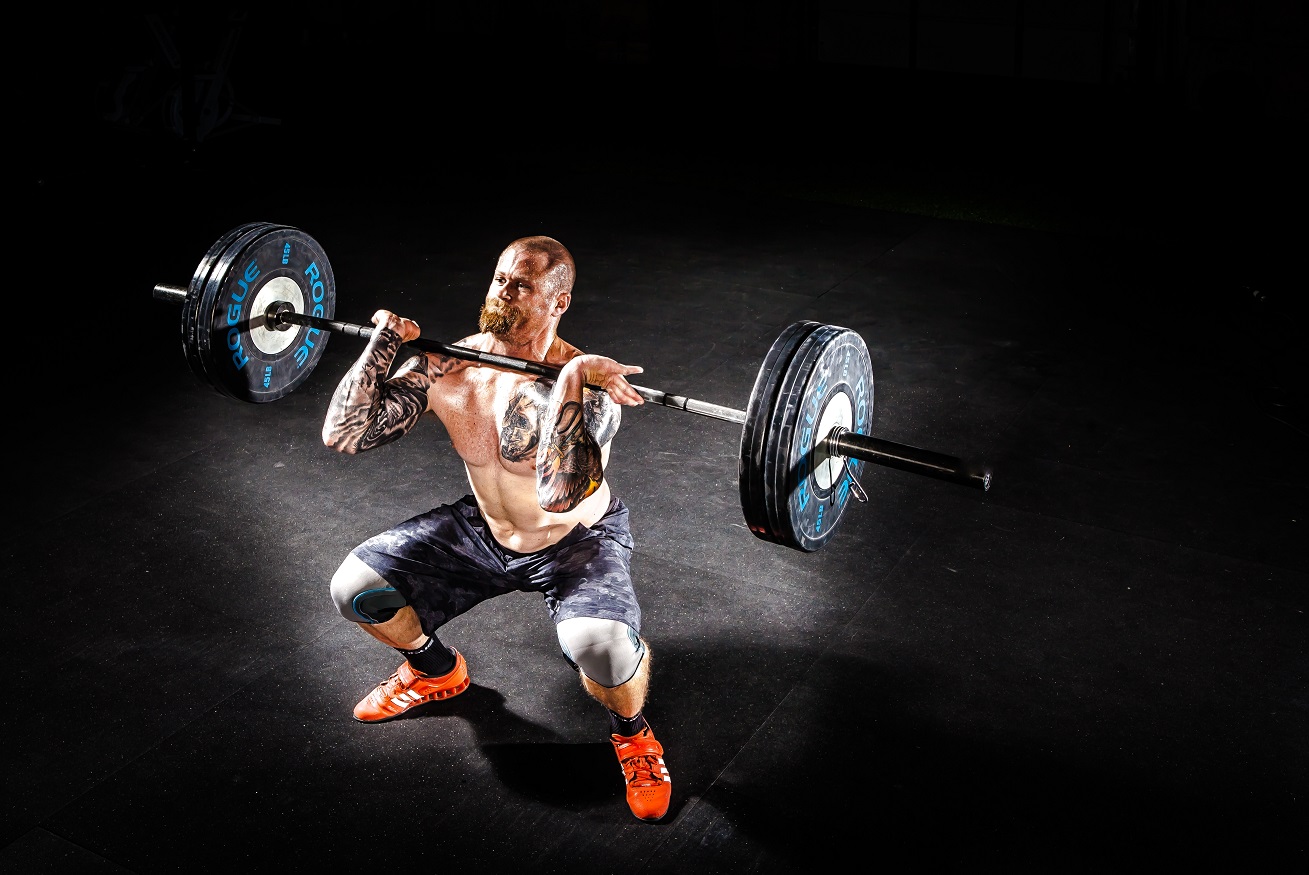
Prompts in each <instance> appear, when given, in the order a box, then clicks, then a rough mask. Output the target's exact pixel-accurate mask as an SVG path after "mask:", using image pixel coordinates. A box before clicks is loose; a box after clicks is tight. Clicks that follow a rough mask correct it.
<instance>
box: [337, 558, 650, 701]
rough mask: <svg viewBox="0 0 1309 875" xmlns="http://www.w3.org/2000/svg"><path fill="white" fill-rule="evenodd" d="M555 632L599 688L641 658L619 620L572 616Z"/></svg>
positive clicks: (624, 676) (622, 676) (627, 676)
mask: <svg viewBox="0 0 1309 875" xmlns="http://www.w3.org/2000/svg"><path fill="white" fill-rule="evenodd" d="M361 564H362V563H361ZM555 633H556V634H557V635H558V636H559V646H560V647H561V648H562V649H563V651H564V657H565V658H566V659H567V660H568V661H569V662H570V663H572V664H573V665H574V666H576V667H577V668H579V669H581V671H582V673H583V674H585V675H586V676H587V677H588V678H590V679H591V680H593V681H595V682H596V683H597V684H599V685H600V686H602V687H609V688H613V687H618V686H622V685H623V684H625V683H627V682H628V681H629V680H631V679H632V677H633V676H634V675H635V674H636V672H637V670H638V669H640V667H641V660H642V659H643V658H645V643H644V642H642V641H641V636H640V635H638V634H637V632H636V630H635V629H633V628H632V627H631V626H629V625H627V624H626V623H623V622H621V621H619V620H600V619H596V618H594V617H572V618H570V619H567V620H563V621H562V622H560V623H559V624H558V625H557V626H555Z"/></svg>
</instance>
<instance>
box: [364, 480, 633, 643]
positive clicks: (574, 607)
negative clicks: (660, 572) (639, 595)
mask: <svg viewBox="0 0 1309 875" xmlns="http://www.w3.org/2000/svg"><path fill="white" fill-rule="evenodd" d="M633 546H634V544H633V541H632V534H631V531H630V530H629V528H628V517H627V506H626V505H625V504H623V502H622V501H620V500H619V499H618V498H617V497H614V498H613V499H612V500H611V501H610V503H609V509H608V510H606V511H605V514H604V516H602V517H601V518H600V519H599V520H597V521H596V523H595V525H593V526H591V527H590V528H588V527H586V526H583V525H581V524H580V523H579V524H578V525H577V526H575V527H574V528H573V530H572V531H571V532H569V533H568V534H567V535H565V536H564V537H563V538H562V539H561V540H560V541H559V542H558V543H556V544H552V545H550V546H549V547H546V548H545V549H544V550H539V551H537V552H536V553H514V552H511V551H509V550H506V549H505V548H503V547H501V546H500V544H499V543H498V542H497V541H496V540H495V538H493V537H491V532H490V529H489V528H488V527H487V525H486V521H485V520H483V519H482V514H481V512H480V511H479V510H478V508H477V502H476V501H475V500H474V499H473V497H472V496H471V495H470V496H465V497H464V498H462V499H460V500H459V501H457V502H455V503H453V504H443V505H441V506H440V507H437V508H433V509H432V510H430V511H428V512H427V513H422V514H419V515H418V516H415V517H413V518H411V519H408V520H406V521H405V522H403V523H400V524H399V525H398V526H396V527H394V528H392V529H390V530H389V531H386V532H383V533H381V534H380V535H375V536H373V537H372V538H369V539H368V540H367V541H365V542H364V543H362V544H360V545H359V546H358V547H356V548H355V549H354V550H353V551H352V552H353V554H354V555H355V556H357V557H358V558H359V559H360V560H361V561H363V563H364V564H365V565H367V566H368V567H369V568H371V569H373V570H374V571H376V572H377V573H378V574H379V575H381V576H382V577H383V578H384V579H385V580H386V581H387V583H389V584H391V586H393V587H395V589H396V591H397V592H399V593H400V595H402V596H403V597H404V598H405V601H406V602H408V603H409V604H410V605H412V606H413V608H414V610H415V611H416V612H417V613H418V619H419V621H420V622H421V623H422V627H423V631H424V632H426V633H427V634H429V635H432V634H435V633H436V630H437V629H439V628H440V627H441V626H443V625H444V624H445V623H447V622H449V621H450V620H452V619H454V618H455V617H457V616H459V615H460V614H462V613H464V612H465V611H467V610H469V609H470V608H472V607H474V606H475V605H477V604H478V603H480V602H483V601H485V600H486V599H490V598H495V597H496V596H500V595H504V594H505V593H510V592H539V593H541V594H542V595H543V596H544V597H545V605H546V608H547V609H548V610H549V611H550V616H551V618H552V619H553V620H554V621H555V623H559V622H561V621H563V620H567V619H571V618H573V617H594V618H598V619H606V620H618V621H620V622H623V623H626V624H627V625H629V626H631V627H632V628H633V629H635V630H636V631H637V632H638V633H639V632H640V631H641V607H640V605H639V604H638V603H637V600H636V592H635V591H634V590H633V588H632V574H631V556H632V548H633Z"/></svg>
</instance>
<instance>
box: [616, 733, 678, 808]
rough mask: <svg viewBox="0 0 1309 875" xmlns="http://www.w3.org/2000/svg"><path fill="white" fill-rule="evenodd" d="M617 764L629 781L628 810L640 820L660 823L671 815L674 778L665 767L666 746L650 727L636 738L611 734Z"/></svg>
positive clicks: (635, 736) (625, 778)
mask: <svg viewBox="0 0 1309 875" xmlns="http://www.w3.org/2000/svg"><path fill="white" fill-rule="evenodd" d="M609 740H610V741H612V742H613V743H614V750H615V751H616V752H617V753H618V764H619V765H620V766H622V767H623V778H624V780H626V781H627V807H628V808H630V809H632V813H633V814H635V815H636V816H637V817H639V818H640V819H641V820H658V819H659V818H661V817H663V816H664V815H665V814H667V813H668V802H669V800H671V799H672V797H673V779H672V778H670V777H669V776H668V767H667V766H665V765H664V746H663V745H662V744H660V743H659V742H658V741H655V737H654V733H653V732H652V731H651V730H650V727H649V726H646V728H645V729H642V730H641V731H640V732H638V733H637V734H636V735H610V736H609Z"/></svg>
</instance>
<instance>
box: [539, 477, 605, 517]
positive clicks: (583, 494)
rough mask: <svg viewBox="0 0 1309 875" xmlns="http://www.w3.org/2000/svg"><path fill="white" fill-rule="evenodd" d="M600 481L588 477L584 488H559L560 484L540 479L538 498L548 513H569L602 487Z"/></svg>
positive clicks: (542, 507)
mask: <svg viewBox="0 0 1309 875" xmlns="http://www.w3.org/2000/svg"><path fill="white" fill-rule="evenodd" d="M600 482H601V481H600V480H591V479H589V478H588V480H587V482H586V484H585V486H584V487H583V488H578V489H563V490H561V489H558V488H557V486H558V484H551V483H549V482H541V481H538V482H537V484H536V500H537V503H538V504H540V505H541V510H544V511H546V512H548V513H568V512H569V511H570V510H573V509H575V508H576V507H577V506H578V505H579V504H581V503H582V502H583V501H586V500H587V499H588V498H590V497H591V496H592V495H594V494H595V491H596V490H597V489H599V488H600Z"/></svg>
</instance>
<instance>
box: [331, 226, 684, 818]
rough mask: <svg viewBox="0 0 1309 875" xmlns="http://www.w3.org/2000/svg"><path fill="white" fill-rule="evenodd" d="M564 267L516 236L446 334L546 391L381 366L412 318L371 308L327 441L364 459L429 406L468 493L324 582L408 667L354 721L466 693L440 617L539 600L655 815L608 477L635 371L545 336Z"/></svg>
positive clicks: (664, 801) (455, 369) (661, 773)
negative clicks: (477, 300) (523, 367)
mask: <svg viewBox="0 0 1309 875" xmlns="http://www.w3.org/2000/svg"><path fill="white" fill-rule="evenodd" d="M575 274H576V267H575V265H574V263H573V257H572V255H570V254H569V252H568V250H567V249H565V248H564V246H563V245H562V244H561V243H559V242H558V241H557V240H554V239H552V238H550V237H524V238H521V239H519V240H515V241H514V242H512V243H510V244H509V246H508V247H506V248H505V250H504V252H502V253H501V254H500V259H499V261H498V262H497V263H496V266H495V274H494V276H493V277H492V278H491V286H490V288H489V289H488V290H487V293H486V301H485V302H484V303H483V305H482V312H481V316H480V318H479V325H478V327H479V328H480V333H478V334H474V335H472V336H470V337H465V338H464V339H463V340H460V341H458V345H460V346H466V347H470V348H472V349H476V350H481V351H484V352H490V353H496V354H499V355H504V356H509V357H513V358H516V359H525V360H530V361H539V362H544V363H546V364H548V365H551V366H553V367H557V368H560V371H559V377H558V379H557V380H554V381H553V382H552V381H550V380H549V379H543V378H539V377H535V376H532V375H528V374H523V373H520V372H517V371H508V370H502V369H498V368H494V367H488V366H485V365H481V364H479V363H477V362H470V361H468V360H466V359H456V358H451V357H448V356H444V355H441V354H437V353H421V354H419V355H416V356H414V357H413V358H410V359H409V360H408V361H406V362H404V363H403V364H402V365H401V366H400V367H399V368H397V369H396V370H395V373H394V374H390V369H391V366H392V364H393V362H394V361H395V357H396V355H397V353H398V352H399V350H400V347H401V346H402V345H403V344H404V343H405V342H407V341H411V340H414V339H416V338H417V337H419V329H418V325H417V324H416V323H414V322H413V321H411V320H409V319H406V318H404V317H401V316H397V315H396V314H394V313H392V312H390V311H388V310H378V311H377V313H376V314H374V316H373V324H374V325H376V326H377V328H376V330H374V332H373V334H372V336H371V337H370V338H369V340H368V343H367V346H366V347H365V349H364V351H363V353H362V355H360V357H359V359H358V360H357V361H356V362H355V363H354V365H352V366H351V368H350V370H349V371H348V372H347V373H346V374H345V376H344V377H343V378H342V379H341V382H340V384H339V385H338V386H337V388H336V392H335V394H334V395H333V396H332V401H331V404H330V406H329V408H328V411H327V417H326V419H325V420H324V423H323V443H325V444H326V445H327V446H329V447H331V448H332V449H334V450H337V451H339V452H342V453H350V454H353V453H359V452H363V451H364V450H370V449H373V448H374V447H379V446H382V445H383V444H387V443H390V442H391V441H393V440H396V439H397V438H399V437H400V436H401V435H403V434H406V433H407V432H408V431H409V430H410V429H412V428H414V426H416V425H417V424H418V422H419V420H420V419H421V418H422V417H423V415H424V414H425V413H429V412H430V413H432V414H434V415H435V416H436V418H437V419H439V420H440V421H441V423H442V425H444V426H445V429H446V431H447V433H448V434H449V435H450V439H451V442H452V443H453V444H454V448H455V450H456V451H457V452H458V453H459V456H460V458H461V459H463V462H464V468H465V469H466V470H467V472H468V482H469V484H470V485H471V487H472V494H471V495H467V496H465V497H463V498H461V499H460V500H458V501H456V502H453V503H452V504H446V505H442V506H440V507H437V508H435V509H433V510H431V511H428V512H427V513H423V514H419V515H418V516H416V517H414V518H412V519H410V520H407V521H405V522H403V523H400V524H399V525H398V526H396V527H395V528H392V529H390V530H389V531H386V532H382V533H381V534H378V535H376V536H374V537H372V538H369V539H368V540H366V541H364V542H363V543H362V544H360V545H359V546H358V547H355V548H354V550H352V551H351V552H350V554H349V555H348V556H347V557H346V558H345V560H344V562H342V563H341V566H340V568H338V569H337V572H336V574H335V575H334V576H333V578H332V599H333V601H334V602H335V603H336V607H337V610H339V611H340V612H341V614H342V616H344V617H345V618H346V619H347V620H351V621H353V622H355V623H358V624H360V627H361V628H362V629H363V630H364V631H365V632H367V633H368V634H370V635H372V636H373V637H374V638H376V639H377V640H378V641H381V642H382V643H383V644H386V645H388V646H390V647H393V648H395V649H396V650H397V651H399V652H400V654H401V655H402V656H403V657H404V662H402V663H401V664H400V667H399V668H398V669H396V671H395V673H394V674H392V675H391V677H389V678H387V679H386V680H385V681H383V682H382V683H380V684H378V686H377V687H376V688H375V689H374V690H373V691H372V692H371V693H369V694H368V695H367V696H365V697H364V699H363V700H361V701H360V702H359V704H358V705H356V706H355V709H354V716H355V719H356V720H360V721H362V722H365V723H380V722H382V721H385V720H391V719H393V718H396V717H399V716H401V715H402V714H405V713H406V712H407V711H409V710H410V709H412V708H414V707H416V706H418V705H422V704H424V703H427V702H432V701H435V700H438V699H447V698H449V697H451V696H457V695H458V694H459V693H462V692H463V691H464V690H466V689H467V688H468V684H469V677H468V667H467V665H466V664H465V662H464V657H463V654H461V653H460V652H459V651H458V650H456V649H455V648H453V647H448V646H446V645H444V644H442V643H441V641H440V640H439V639H438V638H437V630H438V629H439V628H440V627H441V626H442V625H444V624H445V623H446V622H448V621H449V620H451V619H453V618H454V617H457V616H459V615H460V614H462V613H464V612H465V611H467V610H469V609H470V608H472V607H473V606H475V605H477V604H478V603H479V602H482V601H484V600H486V599H489V598H494V597H496V596H500V595H504V594H505V593H509V592H539V593H541V594H542V595H543V596H544V597H545V606H546V608H547V610H548V611H549V613H550V616H551V618H552V619H553V620H554V622H555V632H556V634H557V636H558V639H559V645H560V648H561V649H562V650H563V654H564V657H565V659H567V660H568V662H569V664H570V665H572V666H573V667H574V668H575V669H576V670H577V672H578V675H579V676H580V678H581V684H582V688H583V689H584V690H585V691H586V692H587V693H588V694H589V695H591V696H592V697H593V698H594V699H595V700H596V701H598V702H599V703H600V704H601V705H603V706H604V707H605V709H606V710H607V712H608V715H609V730H610V736H609V737H610V741H611V742H612V743H613V746H614V749H615V751H616V752H617V754H618V760H619V763H620V764H621V765H622V768H623V774H624V776H625V778H626V780H627V803H628V806H629V807H630V808H631V810H632V813H633V814H635V815H636V816H637V817H638V818H640V819H642V820H650V821H654V820H659V819H660V818H662V817H663V816H664V814H665V813H667V811H668V804H669V799H670V797H671V794H672V783H671V779H670V778H669V776H668V770H667V768H665V766H664V761H663V747H662V746H661V745H660V744H659V742H658V741H656V740H655V737H654V733H653V732H652V731H651V729H650V725H649V724H648V723H647V722H646V720H645V717H644V715H643V713H642V709H643V708H644V706H645V701H646V694H647V691H648V688H649V681H650V659H651V654H650V647H649V645H648V644H647V643H646V641H645V640H644V639H643V638H642V637H641V634H640V631H641V609H640V606H639V604H638V602H637V598H636V593H635V591H634V590H633V588H632V581H631V574H630V567H629V562H630V557H631V552H632V548H633V542H632V537H631V534H630V532H629V530H628V514H627V507H626V506H625V505H624V504H623V502H622V501H621V500H620V499H619V498H618V497H617V496H615V495H613V494H612V493H611V492H610V490H609V484H608V482H607V481H606V480H605V478H604V469H605V466H606V464H607V463H608V461H609V450H610V441H611V440H612V439H613V436H614V434H615V432H616V431H617V430H618V425H619V420H620V418H621V412H622V407H621V405H636V404H641V403H643V399H642V398H641V395H640V394H639V393H638V392H637V391H636V390H635V389H634V388H632V386H631V385H630V384H629V383H628V382H627V379H626V378H627V375H628V374H638V373H640V372H641V368H639V367H634V366H629V365H622V364H619V363H618V362H616V361H614V360H613V359H610V358H605V357H604V356H599V355H588V354H585V353H583V352H582V351H581V350H579V349H578V348H577V347H575V346H573V345H572V344H569V343H567V342H566V341H564V340H563V339H561V338H560V337H558V336H557V335H556V333H555V331H556V328H557V326H558V324H559V319H560V317H562V316H563V314H564V312H565V311H566V310H567V309H568V305H569V304H570V303H571V302H572V288H573V279H574V276H575ZM587 386H598V387H601V388H603V389H604V390H605V391H603V392H599V391H595V390H593V389H590V388H586V387H587Z"/></svg>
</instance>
